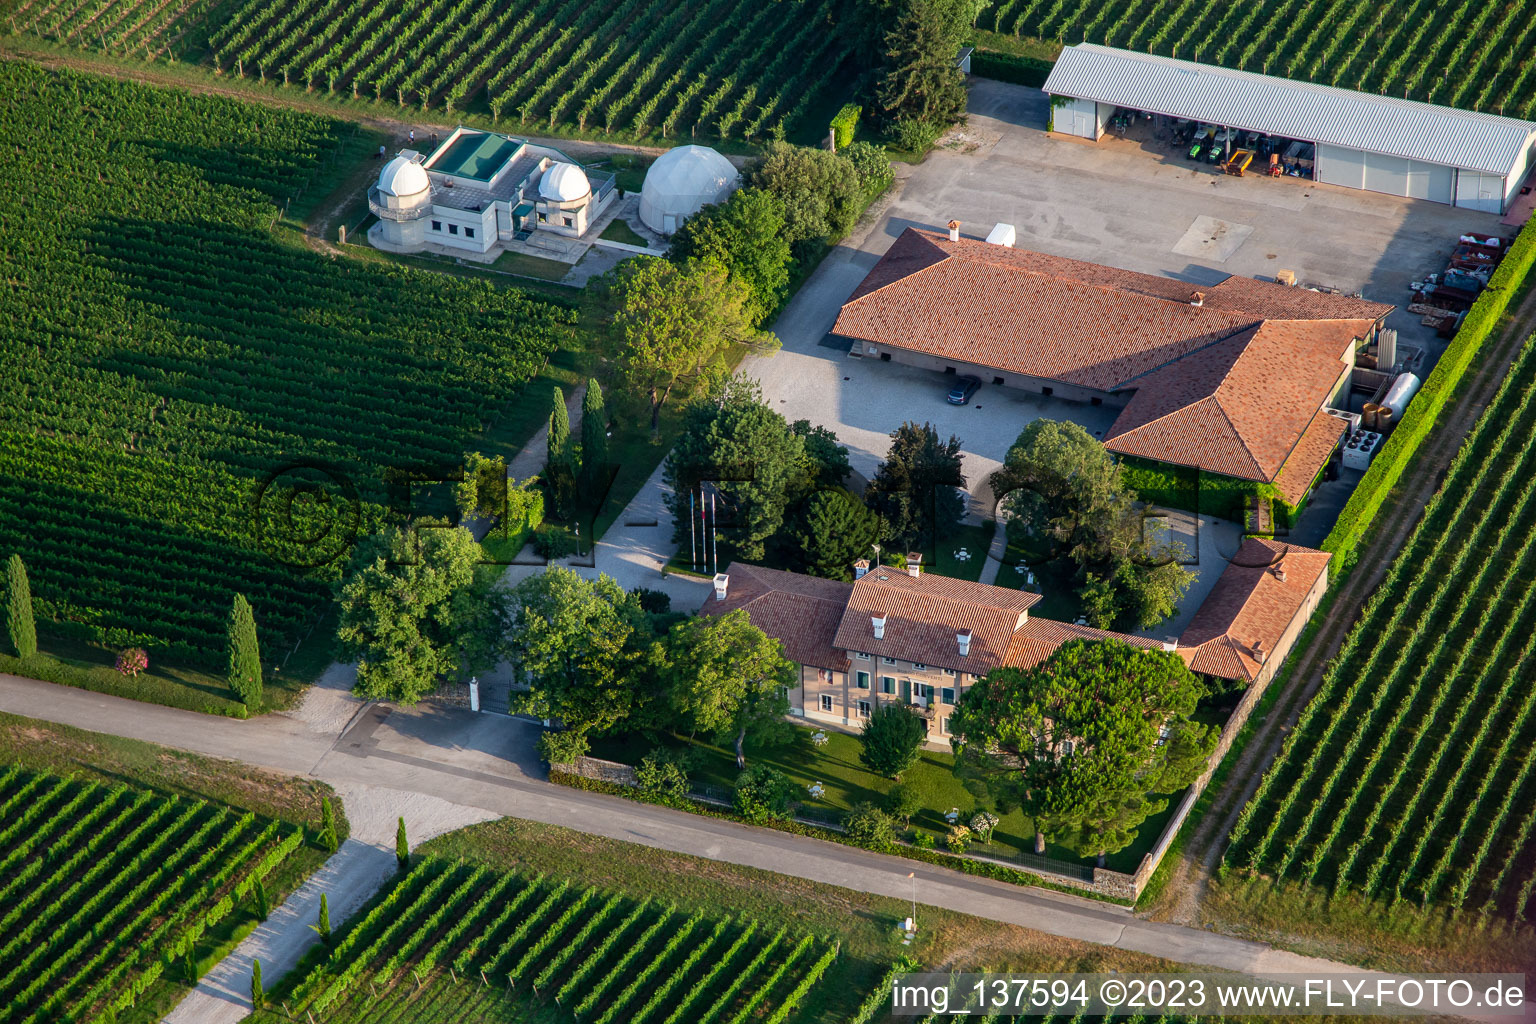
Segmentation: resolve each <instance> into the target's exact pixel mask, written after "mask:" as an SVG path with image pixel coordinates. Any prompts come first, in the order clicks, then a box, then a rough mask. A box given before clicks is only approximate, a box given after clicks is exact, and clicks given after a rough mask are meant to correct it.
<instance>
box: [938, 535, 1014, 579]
mask: <svg viewBox="0 0 1536 1024" xmlns="http://www.w3.org/2000/svg"><path fill="white" fill-rule="evenodd" d="M993 529H994V526H993V524H992V521H991V520H988V521H986V522H984V523H982V524H981V525H979V526H960V527H957V528H956V529H954V530H952V531H951V532H950V533H949V534H948V535H947V536H945V537H944V539H943V540H940V541H939V542H938V543H936V544H935V545H934V554H933V564H932V566H931V567H930V568H931V570H932V571H933V572H936V573H938V574H939V575H940V576H951V577H954V578H955V579H959V580H970V581H972V582H975V581H976V580H979V579H981V571H982V569H984V568H985V567H986V564H987V549H988V548H990V547H991V546H992V532H993ZM961 551H964V552H965V553H966V554H967V555H968V556H969V557H968V558H966V559H963V560H962V559H961V558H959V557H958V556H959V553H960V552H961ZM1004 571H1007V567H1006V566H1005V567H1004ZM999 582H1000V583H1001V582H1002V574H1001V573H999ZM1003 585H1005V586H1006V583H1004V584H1003Z"/></svg>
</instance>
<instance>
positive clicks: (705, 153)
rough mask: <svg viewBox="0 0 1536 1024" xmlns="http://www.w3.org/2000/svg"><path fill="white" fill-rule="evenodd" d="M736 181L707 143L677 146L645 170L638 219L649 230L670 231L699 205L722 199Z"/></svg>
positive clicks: (732, 171)
mask: <svg viewBox="0 0 1536 1024" xmlns="http://www.w3.org/2000/svg"><path fill="white" fill-rule="evenodd" d="M738 182H739V176H738V175H737V173H736V168H735V167H733V166H732V165H731V162H730V161H729V160H727V159H726V158H725V157H723V156H721V155H720V154H719V153H716V152H715V151H714V150H712V149H710V148H709V147H708V146H679V147H678V148H676V149H673V150H669V151H668V152H666V153H665V154H663V155H662V156H660V157H659V158H657V160H656V162H655V163H653V164H651V169H650V170H649V171H646V172H645V184H644V185H642V186H641V188H640V219H641V220H642V221H643V222H645V226H646V227H648V228H650V229H651V230H652V231H657V232H660V233H661V234H663V235H670V234H672V233H673V232H674V231H676V230H677V229H678V228H680V227H682V225H683V221H685V220H687V219H688V218H689V217H691V216H693V215H694V214H695V213H698V212H699V208H700V207H703V206H707V205H709V204H710V203H718V202H720V201H722V200H723V199H725V197H726V196H728V195H730V194H731V192H732V191H733V190H734V189H735V188H736V186H737V184H738Z"/></svg>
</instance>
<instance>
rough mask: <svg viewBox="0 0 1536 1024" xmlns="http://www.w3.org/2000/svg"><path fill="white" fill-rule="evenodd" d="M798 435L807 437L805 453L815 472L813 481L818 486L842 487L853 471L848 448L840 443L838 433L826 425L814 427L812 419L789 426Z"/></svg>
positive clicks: (796, 421)
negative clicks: (849, 461) (849, 462)
mask: <svg viewBox="0 0 1536 1024" xmlns="http://www.w3.org/2000/svg"><path fill="white" fill-rule="evenodd" d="M789 429H790V430H791V431H792V432H793V433H794V434H795V436H796V437H800V438H804V439H805V454H806V457H807V458H808V459H810V462H811V469H812V472H813V473H814V474H815V477H814V479H813V480H812V481H811V482H812V483H813V484H814V486H816V487H841V486H843V482H844V481H845V480H847V479H848V475H849V474H850V473H852V472H853V467H852V466H850V465H849V464H848V448H847V446H846V445H843V444H840V443H839V442H838V440H837V435H836V434H834V433H833V432H832V431H830V430H828V429H827V428H826V427H813V426H811V421H810V420H795V422H794V423H792V424H791V425H790V428H789Z"/></svg>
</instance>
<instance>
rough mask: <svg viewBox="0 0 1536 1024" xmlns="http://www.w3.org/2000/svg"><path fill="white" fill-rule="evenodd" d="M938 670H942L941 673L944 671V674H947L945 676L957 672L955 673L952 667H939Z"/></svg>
mask: <svg viewBox="0 0 1536 1024" xmlns="http://www.w3.org/2000/svg"><path fill="white" fill-rule="evenodd" d="M939 671H940V672H943V673H944V674H945V675H947V676H953V675H956V674H957V673H956V672H955V670H954V669H952V668H941V669H939Z"/></svg>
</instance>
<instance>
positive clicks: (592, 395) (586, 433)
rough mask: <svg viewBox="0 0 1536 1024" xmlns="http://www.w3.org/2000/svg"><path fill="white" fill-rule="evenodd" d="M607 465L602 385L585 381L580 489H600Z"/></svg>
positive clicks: (606, 430)
mask: <svg viewBox="0 0 1536 1024" xmlns="http://www.w3.org/2000/svg"><path fill="white" fill-rule="evenodd" d="M607 465H608V410H607V408H606V407H605V405H604V402H603V386H602V385H601V384H599V383H598V382H597V381H596V380H589V381H587V393H586V394H585V395H584V396H582V399H581V486H582V490H584V491H587V492H589V497H590V492H591V491H592V490H594V489H595V488H597V487H600V486H602V483H603V479H602V478H603V470H604V467H606V466H607Z"/></svg>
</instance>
